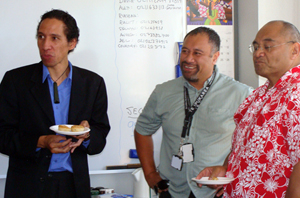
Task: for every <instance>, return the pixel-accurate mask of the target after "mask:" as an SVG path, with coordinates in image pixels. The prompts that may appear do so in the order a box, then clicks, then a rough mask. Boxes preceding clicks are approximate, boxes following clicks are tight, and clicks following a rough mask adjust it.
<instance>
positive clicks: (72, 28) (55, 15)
mask: <svg viewBox="0 0 300 198" xmlns="http://www.w3.org/2000/svg"><path fill="white" fill-rule="evenodd" d="M45 19H57V20H60V21H62V22H63V23H64V24H65V28H64V29H65V30H64V33H65V35H66V37H67V40H68V42H70V41H71V40H72V39H76V40H77V42H78V41H79V28H78V26H77V23H76V20H75V19H74V17H72V16H71V15H70V14H69V13H68V12H65V11H62V10H58V9H52V10H51V11H48V12H46V13H45V14H43V15H42V16H41V21H40V22H39V24H38V26H37V34H38V31H39V28H40V25H41V23H42V21H43V20H45ZM73 50H74V49H73ZM73 50H70V51H69V52H72V51H73Z"/></svg>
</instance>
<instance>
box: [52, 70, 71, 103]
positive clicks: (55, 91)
mask: <svg viewBox="0 0 300 198" xmlns="http://www.w3.org/2000/svg"><path fill="white" fill-rule="evenodd" d="M68 67H69V66H68ZM68 67H67V68H66V69H65V71H64V72H63V73H62V74H61V75H60V76H59V77H58V78H57V79H56V81H54V80H53V78H52V77H51V75H50V77H51V79H52V80H53V81H54V83H53V91H54V103H55V104H58V103H59V95H58V89H57V83H56V82H57V81H58V80H59V79H60V78H61V77H62V76H63V75H64V74H65V73H66V71H67V69H68Z"/></svg>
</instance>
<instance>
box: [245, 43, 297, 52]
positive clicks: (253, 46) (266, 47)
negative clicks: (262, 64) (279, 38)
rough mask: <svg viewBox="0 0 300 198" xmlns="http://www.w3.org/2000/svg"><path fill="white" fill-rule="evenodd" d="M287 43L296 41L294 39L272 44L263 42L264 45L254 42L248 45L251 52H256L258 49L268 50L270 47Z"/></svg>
mask: <svg viewBox="0 0 300 198" xmlns="http://www.w3.org/2000/svg"><path fill="white" fill-rule="evenodd" d="M288 43H296V42H295V41H288V42H286V43H281V44H278V45H272V46H270V45H267V44H264V46H260V45H259V44H257V43H255V44H251V45H249V50H250V52H251V53H254V52H256V51H257V50H258V49H261V50H262V51H267V52H270V51H271V48H273V47H279V46H282V45H285V44H288Z"/></svg>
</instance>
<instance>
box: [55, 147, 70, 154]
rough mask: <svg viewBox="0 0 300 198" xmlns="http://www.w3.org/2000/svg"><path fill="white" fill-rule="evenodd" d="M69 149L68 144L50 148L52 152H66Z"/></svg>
mask: <svg viewBox="0 0 300 198" xmlns="http://www.w3.org/2000/svg"><path fill="white" fill-rule="evenodd" d="M70 150H71V148H70V147H69V146H65V147H60V148H53V149H52V150H51V152H52V153H67V152H69V151H70Z"/></svg>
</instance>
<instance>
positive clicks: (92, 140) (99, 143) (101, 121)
mask: <svg viewBox="0 0 300 198" xmlns="http://www.w3.org/2000/svg"><path fill="white" fill-rule="evenodd" d="M94 78H96V77H94ZM85 86H86V87H85V89H86V90H89V92H90V97H89V98H88V99H87V101H85V102H84V103H85V107H84V108H85V111H83V112H84V113H82V114H81V116H78V117H77V118H76V120H77V121H76V123H78V122H81V123H80V124H81V125H83V126H86V127H87V126H89V127H90V129H91V130H90V132H89V135H90V137H89V145H88V147H87V148H85V147H84V146H83V145H80V147H81V148H82V149H84V150H85V152H87V153H88V154H90V155H94V154H99V153H100V152H101V151H102V150H103V149H104V147H105V145H106V136H107V135H108V132H109V130H110V125H109V121H108V116H107V92H106V86H105V82H104V80H103V78H101V77H100V80H99V78H98V77H97V78H96V79H95V80H92V83H86V85H85ZM91 87H94V88H95V89H91ZM91 93H92V94H91ZM93 93H95V94H93ZM91 96H92V97H91ZM75 108H76V107H75ZM85 124H87V125H85ZM82 140H83V139H82Z"/></svg>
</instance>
